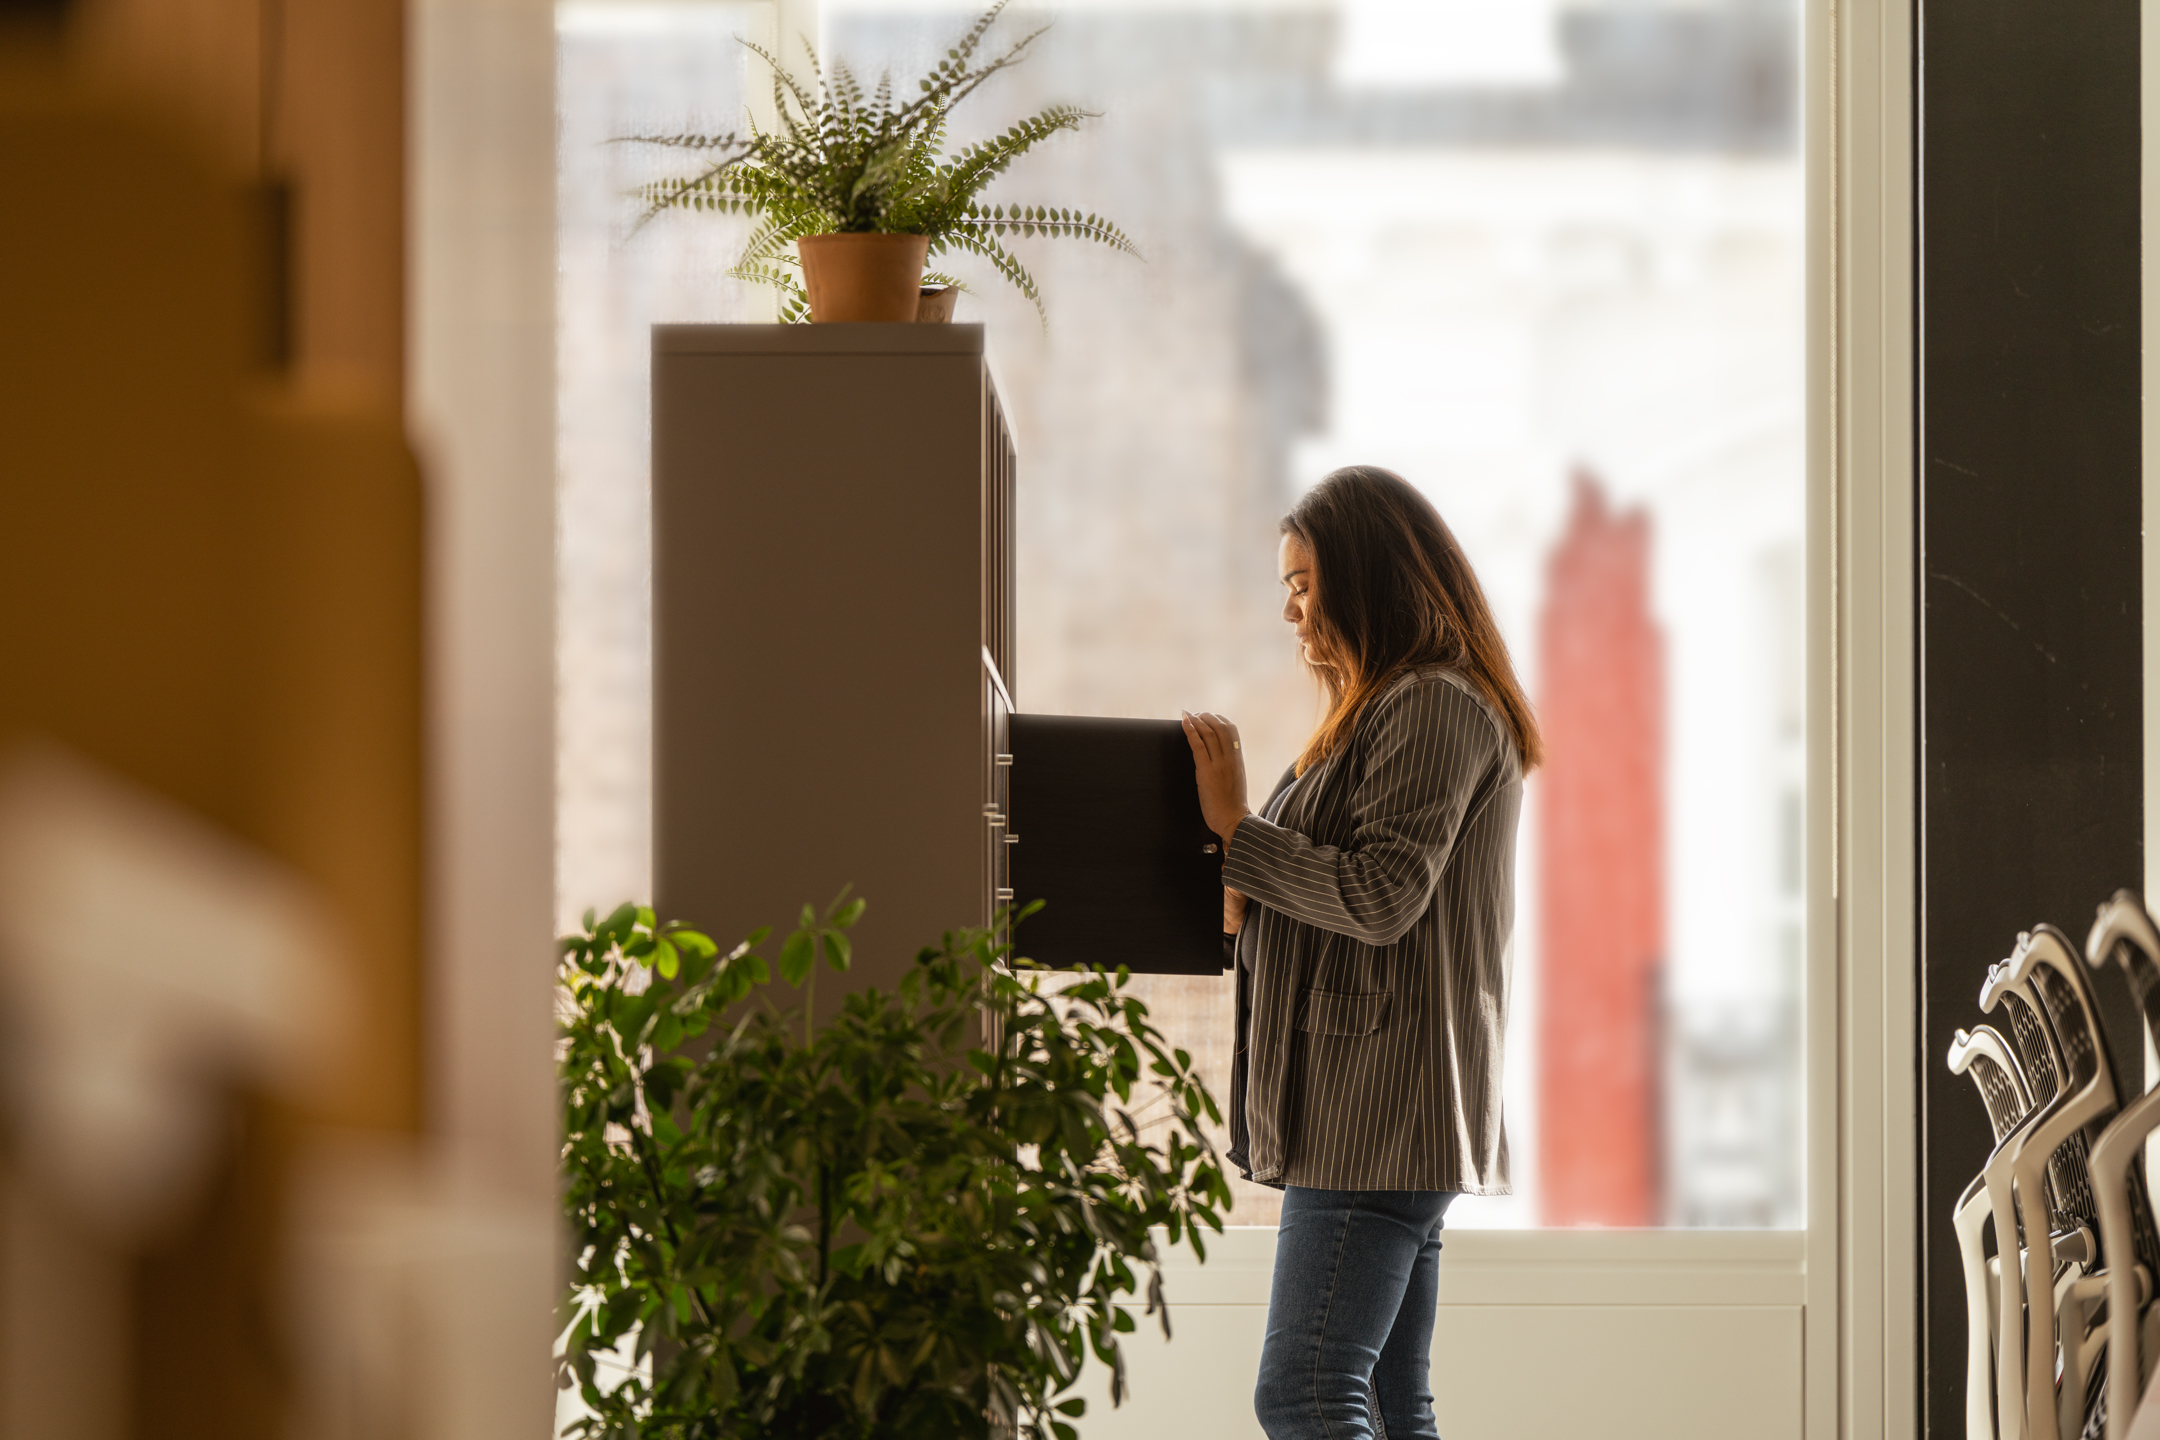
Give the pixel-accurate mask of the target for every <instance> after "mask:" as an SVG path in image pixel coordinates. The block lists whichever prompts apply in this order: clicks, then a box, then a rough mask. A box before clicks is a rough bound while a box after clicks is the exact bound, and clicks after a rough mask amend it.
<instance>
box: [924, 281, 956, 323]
mask: <svg viewBox="0 0 2160 1440" xmlns="http://www.w3.org/2000/svg"><path fill="white" fill-rule="evenodd" d="M959 303H960V287H959V286H957V285H925V286H923V287H922V298H921V299H920V300H918V301H916V302H915V323H916V324H918V325H950V324H951V323H952V316H953V306H955V305H957V304H959Z"/></svg>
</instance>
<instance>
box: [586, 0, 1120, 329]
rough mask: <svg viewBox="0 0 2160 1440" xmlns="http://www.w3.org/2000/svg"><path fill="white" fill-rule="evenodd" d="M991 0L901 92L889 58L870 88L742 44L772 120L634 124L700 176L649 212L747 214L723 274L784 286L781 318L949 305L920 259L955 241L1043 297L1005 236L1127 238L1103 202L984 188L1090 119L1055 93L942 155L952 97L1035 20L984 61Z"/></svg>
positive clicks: (857, 315) (657, 192)
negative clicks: (668, 131)
mask: <svg viewBox="0 0 2160 1440" xmlns="http://www.w3.org/2000/svg"><path fill="white" fill-rule="evenodd" d="M1005 3H1006V0H998V3H997V4H996V5H993V6H992V7H991V8H990V9H989V10H987V11H985V12H984V13H983V14H982V15H981V16H980V17H979V18H978V19H976V21H975V22H974V24H973V25H971V26H970V27H969V28H968V31H967V33H966V34H965V35H963V36H961V38H960V40H959V41H958V43H957V44H955V45H954V46H953V47H952V49H950V50H949V51H947V52H946V56H945V58H944V59H943V60H942V61H940V62H938V64H937V66H936V67H935V68H933V69H932V70H931V71H930V73H929V74H928V75H926V76H923V77H922V78H921V79H920V80H919V81H918V82H917V84H916V87H915V93H914V95H913V96H911V97H910V98H907V99H905V100H902V99H900V98H898V97H897V96H896V94H895V90H894V86H893V80H892V76H891V74H890V73H889V72H888V73H887V74H886V75H885V76H884V78H883V79H881V80H880V81H879V82H878V84H877V87H876V89H875V90H874V91H872V92H870V93H868V94H865V93H864V90H863V87H862V85H861V84H860V82H858V81H857V79H856V77H855V76H854V74H853V73H852V72H851V71H850V70H849V69H848V68H847V67H846V66H845V65H835V66H834V67H833V70H832V75H831V77H830V78H829V79H828V77H827V76H826V74H825V72H824V70H823V68H822V67H820V66H819V64H818V59H817V53H816V51H815V50H814V49H813V48H812V47H811V46H810V44H809V42H808V41H807V40H805V42H804V49H805V50H806V51H807V52H808V54H809V60H810V72H811V73H810V79H809V80H808V82H807V83H806V82H804V81H803V80H801V79H798V78H797V77H796V76H795V75H793V74H791V73H789V71H788V70H787V69H786V67H785V66H783V65H782V64H781V63H780V61H779V59H778V58H777V57H775V56H774V55H773V54H772V53H771V52H769V51H767V50H765V49H764V48H763V47H762V46H759V45H756V44H754V43H752V42H750V41H747V40H746V41H743V42H742V43H743V44H744V45H745V46H746V47H747V48H748V49H750V50H751V51H752V52H754V53H755V54H756V55H757V56H758V57H759V58H760V59H762V60H763V61H765V63H766V64H767V65H768V66H770V67H771V69H772V73H773V110H774V114H775V115H776V117H777V120H776V123H775V125H774V127H773V128H771V129H765V128H762V127H760V126H759V125H757V124H756V122H755V121H751V122H749V123H748V128H747V129H746V130H745V131H731V132H729V133H727V134H722V135H690V134H683V135H630V136H624V137H622V139H623V140H624V141H626V142H628V143H632V144H641V145H657V146H663V147H667V148H670V149H676V150H683V151H687V152H690V153H691V154H693V155H695V156H697V157H698V159H699V161H700V168H699V169H698V170H697V171H696V172H695V173H693V174H690V175H685V176H680V177H677V178H674V179H669V180H662V181H657V182H655V183H653V184H650V185H646V186H643V187H641V188H640V189H639V190H638V192H637V193H638V196H639V198H640V199H642V200H643V201H644V203H645V215H644V220H641V221H640V223H641V224H642V223H644V221H646V220H651V219H653V218H654V217H656V216H658V215H660V214H663V213H665V212H667V211H671V210H689V211H708V212H718V213H721V214H728V215H746V216H751V217H754V218H755V219H756V221H757V222H758V223H757V227H756V229H755V230H754V231H753V232H752V234H751V237H750V241H749V244H748V245H747V246H746V247H745V248H744V250H743V254H742V258H741V259H740V260H739V261H737V263H736V265H735V267H734V268H733V269H732V270H730V271H729V272H728V273H729V274H730V275H731V276H733V277H734V278H736V279H742V280H750V281H754V282H756V283H759V284H765V285H771V286H774V287H775V288H777V289H778V290H779V291H780V292H781V318H782V319H783V320H788V321H795V320H802V319H809V320H814V321H821V322H831V321H865V320H868V321H891V320H914V319H917V318H926V319H927V318H944V319H950V318H951V310H950V295H951V287H953V286H954V285H955V284H956V283H957V282H955V281H954V280H953V279H952V277H950V276H947V275H943V274H930V275H928V276H925V274H924V268H925V265H926V264H927V262H928V261H929V260H930V259H932V258H934V257H936V256H940V255H945V254H950V253H954V252H959V253H964V254H968V255H974V256H977V257H979V258H981V259H984V260H987V261H988V262H989V263H990V264H991V265H992V266H993V267H994V268H995V269H996V270H997V272H998V273H999V274H1000V275H1001V276H1003V277H1004V278H1005V279H1006V280H1007V281H1009V282H1010V283H1011V284H1012V285H1013V286H1015V287H1016V288H1017V289H1018V290H1019V291H1020V292H1021V293H1022V294H1023V295H1025V296H1027V297H1028V299H1029V300H1031V301H1033V302H1034V304H1035V308H1036V311H1037V313H1038V314H1040V313H1042V310H1043V302H1042V296H1041V293H1040V292H1039V290H1038V289H1037V287H1036V284H1035V280H1034V277H1033V276H1031V275H1029V274H1028V272H1027V268H1026V267H1025V266H1023V265H1022V264H1021V263H1020V262H1019V261H1018V260H1017V259H1015V258H1014V257H1013V255H1012V253H1011V252H1010V251H1009V250H1007V249H1006V248H1005V242H1006V241H1007V240H1009V239H1011V238H1013V237H1015V236H1025V237H1032V236H1057V237H1064V238H1071V239H1079V240H1092V241H1096V242H1098V243H1101V244H1105V245H1109V246H1112V247H1114V248H1116V249H1119V250H1123V251H1126V252H1128V253H1138V252H1137V251H1135V250H1134V248H1133V244H1132V242H1131V241H1130V240H1129V239H1127V238H1126V236H1125V234H1124V232H1123V231H1121V230H1119V229H1118V228H1117V227H1116V226H1115V225H1113V224H1111V223H1110V222H1109V221H1108V220H1105V219H1103V218H1102V217H1101V216H1100V215H1095V214H1089V213H1083V212H1081V211H1078V210H1071V209H1065V208H1054V207H1046V206H1040V205H1005V204H990V203H988V202H987V201H985V200H984V199H983V198H982V192H983V190H984V188H985V187H987V186H988V185H989V184H990V182H991V181H992V180H995V179H996V178H997V177H998V176H999V175H1001V174H1003V173H1004V172H1005V170H1006V169H1007V168H1008V167H1009V166H1011V164H1012V163H1013V161H1015V160H1017V159H1019V158H1020V157H1021V156H1022V155H1024V154H1026V153H1027V152H1028V151H1029V150H1031V149H1032V148H1034V147H1035V146H1036V145H1038V144H1040V143H1041V142H1043V141H1044V140H1047V139H1049V138H1050V137H1051V136H1052V135H1055V134H1057V133H1058V132H1059V131H1062V130H1078V129H1079V128H1080V126H1081V124H1082V122H1084V121H1086V120H1087V119H1089V118H1091V117H1090V114H1089V112H1088V111H1085V110H1082V109H1080V108H1079V107H1078V106H1074V105H1052V106H1049V107H1048V108H1046V109H1043V110H1040V111H1037V112H1036V113H1035V114H1033V115H1030V116H1029V117H1028V118H1026V119H1025V120H1022V121H1020V122H1019V123H1018V124H1016V125H1014V126H1013V127H1012V128H1010V129H1008V130H1006V131H1005V132H1004V133H1003V134H1000V135H995V136H992V137H991V138H990V139H988V140H984V141H982V142H980V143H978V144H974V145H969V146H965V147H963V148H961V149H960V150H957V151H955V152H953V153H951V154H949V155H948V154H947V153H945V130H946V122H947V119H948V117H949V116H950V115H951V113H952V110H953V107H954V106H956V105H958V104H959V103H960V102H961V101H962V100H965V99H966V98H967V97H968V96H969V95H972V94H973V93H974V92H975V91H976V90H977V89H978V88H979V87H980V86H981V85H982V84H983V82H984V81H986V80H988V79H989V78H990V77H991V76H993V75H995V74H997V73H998V72H999V71H1001V70H1005V69H1008V68H1010V67H1011V66H1013V65H1016V64H1018V63H1019V62H1020V60H1021V59H1022V58H1023V56H1024V55H1025V54H1026V51H1027V48H1028V47H1029V46H1030V45H1032V44H1033V43H1034V42H1035V41H1036V39H1037V38H1039V37H1040V36H1041V35H1042V33H1043V31H1042V30H1040V29H1038V30H1035V31H1032V32H1030V33H1029V34H1027V35H1025V36H1023V37H1022V38H1021V39H1020V40H1018V41H1016V42H1015V43H1013V44H1012V45H1010V46H1008V47H1006V48H1005V49H1004V50H1003V51H1002V52H1001V53H999V54H998V55H997V56H996V57H995V58H994V59H988V60H978V59H977V58H976V56H977V52H978V51H979V50H980V49H981V48H982V45H983V42H984V40H985V39H986V38H987V36H988V34H989V31H990V28H991V26H992V25H993V24H994V23H995V22H996V20H997V18H998V14H999V12H1000V11H1002V10H1003V9H1004V8H1005ZM926 280H927V281H928V282H929V283H931V284H933V285H938V286H943V287H946V289H945V291H944V294H943V297H942V298H943V302H944V303H943V307H942V308H943V309H944V314H943V315H942V316H932V315H921V316H919V315H918V311H919V309H920V308H921V307H922V301H923V297H924V290H923V286H924V283H925V281H926Z"/></svg>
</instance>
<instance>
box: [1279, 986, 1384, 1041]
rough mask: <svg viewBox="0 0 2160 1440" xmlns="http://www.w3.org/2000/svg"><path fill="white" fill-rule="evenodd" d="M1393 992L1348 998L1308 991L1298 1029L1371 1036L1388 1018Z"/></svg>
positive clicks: (1307, 1031) (1323, 1033)
mask: <svg viewBox="0 0 2160 1440" xmlns="http://www.w3.org/2000/svg"><path fill="white" fill-rule="evenodd" d="M1389 999H1390V992H1388V991H1386V990H1374V991H1371V992H1369V993H1366V994H1363V995H1345V994H1341V993H1339V992H1337V991H1334V990H1307V991H1306V992H1305V997H1304V999H1302V1000H1301V1001H1299V1002H1298V1016H1297V1028H1298V1029H1300V1030H1303V1031H1305V1032H1306V1033H1307V1034H1311V1035H1370V1034H1372V1033H1373V1032H1374V1031H1375V1030H1378V1029H1379V1028H1380V1022H1381V1021H1382V1020H1384V1019H1386V1018H1387V1007H1388V1000H1389Z"/></svg>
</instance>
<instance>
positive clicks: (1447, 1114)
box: [1223, 666, 1522, 1195]
mask: <svg viewBox="0 0 2160 1440" xmlns="http://www.w3.org/2000/svg"><path fill="white" fill-rule="evenodd" d="M1521 809H1522V761H1521V758H1520V757H1519V756H1518V755H1517V753H1516V750H1515V744H1514V741H1513V739H1512V737H1511V736H1510V735H1509V734H1508V732H1507V730H1506V729H1505V727H1504V726H1502V724H1501V723H1500V720H1499V717H1498V716H1497V715H1495V714H1494V713H1493V711H1492V709H1491V707H1489V706H1488V705H1487V704H1486V702H1485V701H1484V699H1483V698H1482V697H1480V696H1479V695H1478V694H1477V693H1476V692H1475V691H1474V690H1473V689H1472V688H1471V686H1470V684H1469V683H1468V682H1467V681H1465V680H1463V679H1462V678H1461V677H1460V676H1458V675H1456V674H1455V673H1454V672H1453V671H1452V670H1449V669H1446V668H1443V667H1437V666H1435V667H1428V668H1426V669H1423V670H1417V671H1412V672H1410V673H1408V674H1405V675H1404V676H1402V677H1401V678H1400V679H1398V680H1397V681H1395V682H1394V683H1393V684H1391V685H1390V686H1389V687H1388V688H1387V690H1386V691H1385V692H1383V693H1382V694H1381V695H1380V696H1379V697H1377V698H1376V699H1374V700H1373V702H1372V703H1371V705H1370V706H1368V707H1367V709H1366V712H1365V714H1364V716H1363V717H1362V718H1361V719H1360V721H1359V723H1358V726H1357V729H1356V731H1355V732H1354V733H1353V734H1352V736H1351V738H1350V739H1349V741H1348V742H1347V743H1345V744H1344V745H1343V746H1342V747H1341V748H1340V749H1339V750H1337V751H1336V753H1335V754H1334V755H1332V756H1330V757H1328V759H1326V760H1325V761H1322V762H1321V763H1320V764H1318V765H1316V766H1314V767H1313V768H1312V769H1310V770H1308V771H1307V772H1306V773H1305V775H1304V777H1303V778H1302V779H1293V777H1292V775H1290V774H1285V775H1284V776H1283V778H1282V780H1281V782H1280V783H1278V784H1277V785H1276V787H1275V793H1274V794H1273V795H1272V796H1271V797H1270V798H1269V800H1268V803H1267V805H1266V807H1265V808H1264V809H1263V810H1262V811H1261V813H1260V814H1258V815H1252V816H1247V817H1246V818H1245V819H1244V820H1242V821H1240V822H1239V823H1238V826H1237V829H1236V830H1235V831H1233V832H1232V834H1231V840H1230V846H1229V853H1228V854H1227V855H1226V856H1225V857H1224V860H1223V883H1224V884H1226V885H1229V886H1233V887H1235V888H1236V889H1238V890H1240V891H1243V892H1244V894H1245V895H1246V896H1247V897H1248V899H1249V900H1250V902H1251V903H1250V904H1249V905H1248V906H1247V907H1246V911H1245V925H1244V928H1243V930H1242V931H1241V932H1240V933H1239V936H1238V946H1237V949H1238V966H1237V1000H1238V1008H1237V1051H1236V1057H1235V1059H1234V1060H1233V1062H1232V1068H1231V1076H1230V1150H1229V1158H1230V1159H1231V1160H1232V1161H1233V1162H1234V1163H1235V1164H1236V1165H1237V1166H1238V1167H1239V1169H1241V1170H1242V1171H1244V1172H1245V1174H1246V1176H1247V1178H1249V1179H1253V1180H1257V1181H1260V1182H1261V1183H1263V1184H1268V1185H1275V1186H1284V1185H1300V1186H1310V1187H1313V1188H1316V1189H1324V1190H1457V1191H1466V1192H1468V1193H1470V1194H1474V1195H1500V1194H1506V1193H1507V1189H1508V1152H1507V1135H1506V1132H1505V1131H1504V1129H1503V1128H1502V1124H1501V1115H1500V1063H1501V1046H1502V1041H1503V1038H1504V1037H1505V1035H1506V1032H1507V1001H1508V953H1509V952H1508V938H1509V935H1510V932H1511V931H1512V930H1513V928H1514V923H1515V823H1516V819H1517V817H1518V815H1519V814H1520V812H1521Z"/></svg>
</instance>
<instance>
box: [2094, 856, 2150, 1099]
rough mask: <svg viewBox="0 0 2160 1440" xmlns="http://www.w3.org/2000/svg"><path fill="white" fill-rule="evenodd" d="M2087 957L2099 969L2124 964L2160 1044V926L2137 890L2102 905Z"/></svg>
mask: <svg viewBox="0 0 2160 1440" xmlns="http://www.w3.org/2000/svg"><path fill="white" fill-rule="evenodd" d="M2085 958H2086V960H2087V961H2088V962H2089V963H2091V964H2092V965H2093V966H2094V967H2095V968H2098V967H2099V966H2102V965H2105V964H2106V963H2107V962H2108V961H2110V960H2113V961H2114V962H2115V963H2116V964H2118V965H2120V966H2122V968H2123V973H2124V974H2125V975H2127V976H2128V977H2129V979H2130V993H2131V994H2132V995H2134V996H2136V997H2137V1002H2138V1010H2139V1013H2140V1014H2141V1015H2142V1016H2143V1018H2144V1021H2145V1038H2146V1039H2147V1040H2149V1041H2152V1042H2153V1044H2154V1045H2155V1046H2156V1047H2160V928H2156V927H2155V926H2154V924H2153V921H2152V917H2151V916H2150V915H2148V914H2146V913H2145V907H2144V905H2143V904H2142V903H2140V902H2139V900H2138V897H2137V896H2136V894H2135V893H2133V892H2131V891H2129V890H2118V891H2116V892H2115V893H2114V895H2112V896H2111V897H2109V899H2108V901H2107V903H2106V904H2104V905H2102V906H2101V907H2100V913H2099V915H2098V917H2096V918H2095V919H2094V920H2093V927H2092V930H2091V931H2090V932H2089V933H2088V934H2087V935H2086V937H2085ZM2133 1088H2138V1089H2142V1088H2143V1087H2141V1086H2140V1087H2133Z"/></svg>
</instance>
